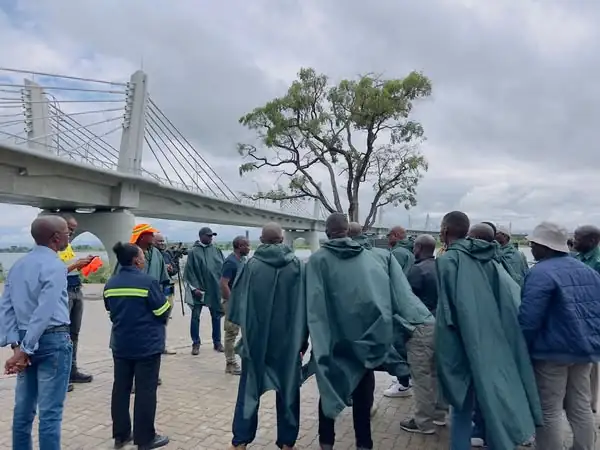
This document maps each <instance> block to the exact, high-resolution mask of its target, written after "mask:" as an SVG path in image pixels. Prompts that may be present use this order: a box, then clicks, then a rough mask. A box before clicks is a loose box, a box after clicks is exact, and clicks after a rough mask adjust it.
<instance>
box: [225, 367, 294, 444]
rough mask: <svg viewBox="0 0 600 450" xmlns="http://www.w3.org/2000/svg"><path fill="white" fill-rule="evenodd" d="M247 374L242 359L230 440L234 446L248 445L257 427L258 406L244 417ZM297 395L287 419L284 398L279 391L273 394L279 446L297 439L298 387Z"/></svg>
mask: <svg viewBox="0 0 600 450" xmlns="http://www.w3.org/2000/svg"><path fill="white" fill-rule="evenodd" d="M247 379H248V374H247V373H246V370H245V369H244V363H243V361H242V375H241V376H240V384H239V387H238V396H237V402H236V404H235V413H234V415H233V426H232V429H233V430H232V431H233V440H232V441H231V443H232V445H233V446H234V447H237V446H240V445H248V444H250V443H252V441H254V438H256V430H257V428H258V406H259V404H260V400H259V404H258V405H257V407H256V410H255V411H253V412H252V415H251V416H250V417H248V418H246V417H244V407H245V405H244V400H245V397H246V380H247ZM297 394H298V395H297V396H296V398H295V399H294V402H293V404H292V405H290V406H291V409H292V411H293V414H294V417H293V419H291V420H290V419H288V418H287V417H286V415H285V411H286V406H287V405H286V404H285V401H284V399H283V398H282V396H281V395H279V392H277V393H276V394H275V407H276V409H277V442H276V445H277V446H278V447H279V448H283V446H284V445H286V446H288V447H294V445H296V439H298V432H299V430H300V388H299V387H298V393H297Z"/></svg>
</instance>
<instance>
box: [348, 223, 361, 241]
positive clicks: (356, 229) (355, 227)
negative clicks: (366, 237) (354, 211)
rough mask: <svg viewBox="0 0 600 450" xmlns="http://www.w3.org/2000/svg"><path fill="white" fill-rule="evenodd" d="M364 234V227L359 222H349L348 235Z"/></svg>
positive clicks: (353, 236)
mask: <svg viewBox="0 0 600 450" xmlns="http://www.w3.org/2000/svg"><path fill="white" fill-rule="evenodd" d="M361 234H363V227H362V225H361V224H360V223H358V222H350V223H349V224H348V237H351V238H355V237H358V236H360V235H361Z"/></svg>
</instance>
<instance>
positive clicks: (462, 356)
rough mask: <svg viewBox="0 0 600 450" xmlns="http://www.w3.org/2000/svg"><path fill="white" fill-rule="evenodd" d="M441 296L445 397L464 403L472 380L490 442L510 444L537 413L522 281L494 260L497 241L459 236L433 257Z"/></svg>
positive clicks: (528, 430)
mask: <svg viewBox="0 0 600 450" xmlns="http://www.w3.org/2000/svg"><path fill="white" fill-rule="evenodd" d="M436 266H437V271H438V287H439V300H438V301H439V304H438V309H437V315H436V333H435V345H436V360H437V368H438V378H439V381H440V385H441V387H442V391H443V394H444V397H445V398H446V399H447V400H448V402H449V403H450V404H451V405H452V406H453V407H455V408H458V409H462V408H464V407H465V401H466V398H467V392H468V390H469V388H471V387H474V389H475V393H476V396H477V401H478V404H479V406H480V408H481V411H482V415H483V418H484V420H485V424H486V430H487V433H488V438H489V441H490V442H489V445H490V447H493V448H498V449H509V448H511V449H512V448H516V447H517V446H518V445H520V444H521V443H523V442H525V441H526V440H527V439H529V438H530V437H531V436H532V435H533V434H534V433H535V426H536V425H541V423H542V415H541V408H540V403H539V396H538V391H537V385H536V382H535V377H534V373H533V368H532V366H531V360H530V358H529V353H528V350H527V345H526V343H525V339H524V338H523V335H522V333H521V332H520V326H519V320H518V312H519V311H518V304H519V302H520V289H519V286H518V285H517V283H515V281H514V280H513V279H512V278H511V277H510V275H509V274H508V272H507V271H506V270H503V269H502V268H501V264H500V262H499V261H498V251H497V245H496V244H494V243H490V242H485V241H482V240H479V239H461V240H459V241H456V242H454V243H453V244H451V245H450V246H449V247H448V249H447V251H446V253H444V255H442V256H440V257H439V258H438V259H437V260H436Z"/></svg>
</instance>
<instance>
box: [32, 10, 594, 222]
mask: <svg viewBox="0 0 600 450" xmlns="http://www.w3.org/2000/svg"><path fill="white" fill-rule="evenodd" d="M534 3H535V4H536V5H537V6H535V8H537V9H532V8H534V6H531V5H533V4H534ZM477 5H478V6H477V8H483V6H481V5H483V3H477ZM486 5H488V6H485V8H490V10H489V11H488V10H476V9H473V10H469V9H468V8H466V7H464V6H461V4H460V3H459V2H458V1H453V0H428V1H422V2H397V1H393V0H382V1H379V2H374V3H373V5H370V6H369V8H365V7H364V2H360V1H358V0H344V1H342V0H338V1H333V2H319V1H317V0H306V1H304V2H302V3H296V2H276V3H273V2H270V1H266V0H257V1H256V2H252V3H248V2H243V1H233V2H229V3H227V6H220V5H219V4H216V3H191V2H190V3H185V2H166V1H165V2H153V3H152V6H149V4H148V2H146V1H142V0H135V1H133V0H132V1H129V2H120V1H117V0H105V1H103V2H98V1H92V0H87V1H81V0H79V1H75V0H54V1H53V2H43V3H40V2H37V1H32V0H24V1H21V2H20V6H21V9H22V11H23V12H24V14H25V16H27V17H29V19H30V20H32V21H33V23H35V24H36V27H37V29H39V30H41V31H42V32H43V33H45V35H47V36H50V37H51V38H52V39H56V41H57V42H61V43H64V42H67V43H68V45H65V46H64V48H65V49H69V50H70V51H73V52H76V53H78V54H79V56H80V57H85V56H86V55H87V54H89V53H92V54H93V55H95V56H94V57H95V58H106V60H109V59H110V61H112V62H113V63H114V64H119V65H120V66H119V67H120V69H121V70H122V71H123V74H122V76H123V77H126V76H128V75H129V73H126V72H125V71H124V70H125V67H136V66H139V65H140V64H141V62H142V56H143V65H144V70H146V71H147V72H148V73H149V77H150V86H151V88H150V90H151V93H152V95H153V98H154V99H155V100H156V102H157V103H158V104H159V106H160V107H161V108H162V109H163V110H164V112H165V113H166V114H167V115H168V116H169V117H170V118H171V120H173V122H174V123H175V124H176V125H177V126H178V127H179V128H180V129H181V131H182V132H183V133H184V134H185V135H186V136H187V137H188V138H189V139H190V140H191V141H192V142H193V143H194V145H196V146H197V148H198V150H200V151H201V152H203V153H204V154H205V155H206V158H207V160H209V162H211V164H213V165H214V168H215V170H217V172H218V173H219V174H221V175H222V176H223V178H224V179H225V180H226V181H227V182H228V183H229V184H231V185H232V186H233V187H234V190H247V189H252V188H253V183H252V181H251V178H250V179H244V180H241V179H240V178H239V176H238V174H237V165H238V161H237V160H235V159H233V158H234V155H235V143H236V142H237V141H240V140H245V139H248V138H249V137H250V135H249V134H248V133H247V132H246V131H245V130H244V129H243V128H242V127H241V126H239V124H238V123H237V119H238V118H239V116H241V115H242V114H243V113H245V112H247V111H249V110H250V109H252V108H253V107H255V106H258V105H261V104H262V103H264V102H265V101H267V100H268V99H270V98H272V97H273V96H275V95H278V94H280V93H283V92H284V90H285V88H286V84H287V83H288V82H289V78H290V76H292V75H293V72H295V70H296V69H297V68H299V67H300V66H302V65H310V66H315V67H316V68H317V70H319V71H323V72H325V73H328V74H330V75H331V76H332V78H334V79H337V78H340V77H352V76H354V75H358V74H361V73H366V72H376V73H383V74H384V75H386V76H390V77H392V76H401V75H403V74H406V73H407V72H408V71H410V70H413V69H417V70H423V71H424V72H425V73H426V74H427V75H429V76H430V77H431V78H432V80H433V83H434V94H433V96H432V98H431V99H429V100H427V101H425V102H423V103H422V104H420V105H418V106H417V108H416V110H415V112H416V114H417V116H418V117H419V118H420V119H421V120H422V121H423V124H424V126H425V129H426V133H427V135H428V138H429V140H428V142H427V144H426V145H425V146H424V147H423V150H424V151H425V153H426V154H427V156H428V157H429V158H430V160H431V166H432V170H431V172H430V173H429V174H426V175H425V179H424V180H423V182H422V184H421V186H420V189H419V197H418V199H419V205H418V206H417V208H415V209H413V210H412V211H411V212H410V216H411V219H412V221H413V222H415V223H424V219H425V217H426V216H427V214H430V217H431V218H432V221H433V220H434V219H433V218H434V217H436V218H438V219H439V217H441V215H443V213H445V212H446V211H449V210H452V209H459V208H464V209H465V210H468V211H469V213H470V214H472V215H473V216H474V217H480V218H481V219H490V220H496V221H512V222H513V224H514V225H515V226H517V227H521V228H527V227H531V226H533V225H535V223H536V222H537V221H539V220H542V219H544V218H549V217H558V218H564V219H565V220H566V221H567V222H569V224H572V223H573V224H574V223H576V222H577V221H579V220H582V221H585V220H590V221H591V220H599V219H600V217H596V215H595V214H594V213H593V211H594V210H599V208H598V207H599V206H600V205H599V204H598V203H600V202H596V201H595V197H597V196H594V195H591V193H590V192H589V191H590V189H593V188H594V187H595V186H596V185H594V184H593V183H594V179H593V177H589V176H588V175H586V176H583V175H582V176H581V178H580V179H581V180H585V181H586V183H591V184H588V185H587V186H589V188H584V187H579V186H577V181H576V180H577V177H576V176H574V177H573V183H572V184H571V185H564V184H561V185H560V186H558V185H557V186H554V185H553V184H552V180H553V179H555V178H556V176H557V174H561V173H564V172H565V171H570V172H572V173H573V174H576V173H578V172H580V171H582V169H583V168H584V167H586V166H590V167H593V166H595V165H597V157H596V156H595V155H596V153H595V152H596V149H595V145H596V142H597V139H596V136H595V134H596V133H595V131H596V129H597V124H598V123H600V108H598V106H597V105H596V103H597V101H596V99H597V98H600V85H598V83H597V78H598V74H599V73H600V59H598V57H597V55H598V50H600V49H599V47H600V31H599V30H598V29H597V27H593V28H591V31H590V29H588V27H587V25H586V26H583V25H585V24H589V23H591V24H595V23H598V22H599V21H600V5H599V4H597V3H594V2H563V1H559V0H548V1H545V2H531V5H530V4H529V3H527V4H524V3H522V2H519V1H514V2H497V3H493V4H492V3H486ZM563 13H564V19H561V20H562V21H561V20H558V19H556V17H557V14H558V15H559V16H560V14H563ZM540 14H541V15H540ZM544 14H545V15H544ZM561 17H562V16H561ZM534 19H535V20H534ZM538 19H539V20H538ZM536 20H537V22H536ZM578 20H579V21H581V23H582V24H583V25H582V26H581V27H578V28H577V27H575V28H573V27H574V26H575V25H577V23H576V21H578ZM574 23H575V25H574ZM544 27H545V28H544ZM552 27H554V28H552ZM549 32H552V35H550V33H549ZM585 33H591V34H589V35H586V34H585ZM580 35H581V36H583V37H584V38H582V39H583V40H581V41H580V42H574V39H575V38H576V37H577V36H580ZM65 51H67V50H65ZM73 57H75V55H65V58H73ZM500 160H502V161H504V162H506V161H509V164H508V166H509V170H511V169H510V167H512V168H513V169H512V170H514V177H513V178H512V179H511V176H510V175H511V174H510V173H509V174H508V176H506V177H501V178H502V179H496V178H493V177H490V178H489V179H483V180H482V179H477V180H475V179H474V178H469V177H467V176H465V178H463V179H461V178H459V177H456V176H454V175H453V174H455V173H456V172H458V171H460V170H461V169H462V168H463V166H464V163H465V161H470V162H471V163H475V164H480V165H481V166H482V167H487V166H494V165H495V164H498V161H500ZM521 166H525V167H527V170H529V171H531V172H533V173H532V175H535V176H532V177H531V178H532V179H527V174H525V175H523V173H522V172H523V170H521V169H522V167H521ZM541 174H543V175H545V177H546V178H547V180H548V182H544V183H542V182H541V181H539V179H538V177H539V176H540V175H541ZM260 178H261V179H264V180H268V182H270V183H272V182H273V177H270V176H269V175H267V174H265V175H264V176H263V175H261V176H260ZM363 195H364V197H365V199H366V200H365V204H364V205H363V206H362V210H363V211H364V212H366V210H367V207H368V204H366V201H368V189H366V190H365V193H363ZM385 214H386V216H387V218H389V220H390V221H394V222H403V223H404V224H406V221H407V217H408V213H406V212H405V211H403V209H402V208H398V209H394V210H393V209H390V210H389V211H386V213H385ZM569 226H570V225H569Z"/></svg>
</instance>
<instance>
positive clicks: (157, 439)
mask: <svg viewBox="0 0 600 450" xmlns="http://www.w3.org/2000/svg"><path fill="white" fill-rule="evenodd" d="M168 443H169V438H168V437H167V436H161V435H160V434H157V435H156V436H154V440H153V441H152V442H150V443H149V444H147V445H138V450H151V449H153V448H159V447H164V446H165V445H167V444H168Z"/></svg>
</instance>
